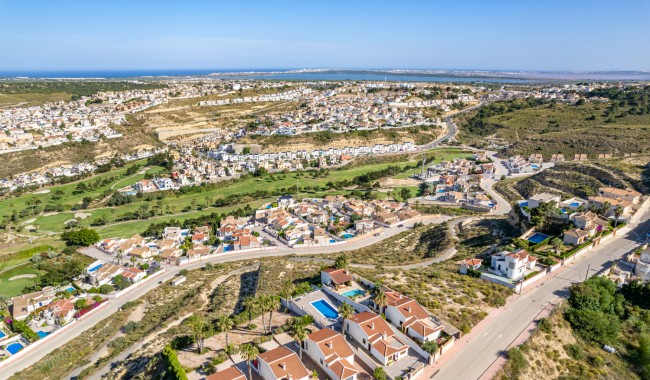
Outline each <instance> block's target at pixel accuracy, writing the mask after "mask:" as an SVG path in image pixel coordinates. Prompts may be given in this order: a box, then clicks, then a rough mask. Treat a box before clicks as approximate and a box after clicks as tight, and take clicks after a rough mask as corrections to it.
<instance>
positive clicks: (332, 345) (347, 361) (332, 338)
mask: <svg viewBox="0 0 650 380" xmlns="http://www.w3.org/2000/svg"><path fill="white" fill-rule="evenodd" d="M303 349H304V350H305V352H306V354H307V355H308V356H309V357H310V358H311V359H312V360H313V361H314V363H316V364H318V366H319V367H320V368H322V369H323V371H325V373H327V376H329V377H330V378H331V379H333V380H356V379H357V375H358V374H359V371H358V370H357V369H356V368H355V366H354V352H353V351H352V348H351V347H350V345H349V344H348V342H347V341H346V340H345V338H344V337H343V335H341V334H339V333H338V332H336V331H334V330H332V329H330V328H324V329H321V330H318V331H315V332H313V333H311V334H309V335H308V336H307V339H305V341H304V342H303Z"/></svg>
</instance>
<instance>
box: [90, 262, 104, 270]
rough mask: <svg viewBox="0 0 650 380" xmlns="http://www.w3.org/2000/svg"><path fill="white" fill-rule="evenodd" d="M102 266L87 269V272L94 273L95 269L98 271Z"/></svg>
mask: <svg viewBox="0 0 650 380" xmlns="http://www.w3.org/2000/svg"><path fill="white" fill-rule="evenodd" d="M103 266H104V264H97V265H95V266H94V267H92V268H90V269H88V272H94V271H96V270H97V269H99V268H101V267H103Z"/></svg>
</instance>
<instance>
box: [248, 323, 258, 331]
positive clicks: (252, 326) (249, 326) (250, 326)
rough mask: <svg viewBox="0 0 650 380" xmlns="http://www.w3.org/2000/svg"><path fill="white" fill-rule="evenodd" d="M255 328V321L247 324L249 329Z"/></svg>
mask: <svg viewBox="0 0 650 380" xmlns="http://www.w3.org/2000/svg"><path fill="white" fill-rule="evenodd" d="M256 328H257V325H256V324H255V323H251V324H250V325H248V329H249V330H255V329H256Z"/></svg>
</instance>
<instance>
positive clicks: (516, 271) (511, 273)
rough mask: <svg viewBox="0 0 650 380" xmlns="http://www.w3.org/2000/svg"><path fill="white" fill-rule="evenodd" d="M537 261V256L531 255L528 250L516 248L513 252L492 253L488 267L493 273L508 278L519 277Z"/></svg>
mask: <svg viewBox="0 0 650 380" xmlns="http://www.w3.org/2000/svg"><path fill="white" fill-rule="evenodd" d="M536 263H537V258H536V257H533V256H531V255H530V254H529V253H528V251H526V250H524V249H518V250H516V251H513V252H507V251H503V252H499V253H497V254H494V255H492V262H491V265H490V268H491V269H492V271H494V272H495V273H497V274H499V275H501V276H504V277H507V278H509V279H520V278H522V277H523V276H524V274H525V273H526V270H527V269H532V268H533V267H534V266H535V264H536Z"/></svg>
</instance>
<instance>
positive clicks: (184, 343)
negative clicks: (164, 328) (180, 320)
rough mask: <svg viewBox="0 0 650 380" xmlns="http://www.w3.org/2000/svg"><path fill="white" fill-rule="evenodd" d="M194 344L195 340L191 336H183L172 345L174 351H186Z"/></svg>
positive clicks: (174, 340) (177, 338) (173, 341)
mask: <svg viewBox="0 0 650 380" xmlns="http://www.w3.org/2000/svg"><path fill="white" fill-rule="evenodd" d="M192 343H194V339H193V338H192V337H191V336H189V335H181V336H177V337H175V338H174V339H173V340H172V341H171V343H170V344H171V346H172V348H173V349H174V350H184V349H186V348H187V347H189V346H190V345H191V344H192Z"/></svg>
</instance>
